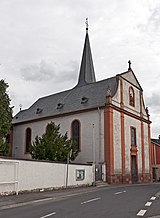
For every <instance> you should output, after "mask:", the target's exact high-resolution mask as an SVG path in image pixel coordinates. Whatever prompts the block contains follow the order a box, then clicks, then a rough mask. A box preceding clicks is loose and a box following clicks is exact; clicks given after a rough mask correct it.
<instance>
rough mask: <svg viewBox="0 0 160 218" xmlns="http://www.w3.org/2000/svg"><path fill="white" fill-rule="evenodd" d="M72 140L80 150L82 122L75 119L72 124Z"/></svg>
mask: <svg viewBox="0 0 160 218" xmlns="http://www.w3.org/2000/svg"><path fill="white" fill-rule="evenodd" d="M71 134H72V142H73V143H75V144H76V146H77V148H78V150H80V122H79V121H78V120H74V121H73V122H72V126H71Z"/></svg>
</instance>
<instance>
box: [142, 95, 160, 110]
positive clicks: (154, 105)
mask: <svg viewBox="0 0 160 218" xmlns="http://www.w3.org/2000/svg"><path fill="white" fill-rule="evenodd" d="M145 100H146V105H147V106H148V107H149V109H150V110H151V112H153V113H154V114H156V113H159V111H160V93H159V92H153V93H152V95H151V96H149V97H146V99H145Z"/></svg>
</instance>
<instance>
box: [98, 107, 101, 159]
mask: <svg viewBox="0 0 160 218" xmlns="http://www.w3.org/2000/svg"><path fill="white" fill-rule="evenodd" d="M98 119H99V163H100V162H101V110H100V109H99V107H98Z"/></svg>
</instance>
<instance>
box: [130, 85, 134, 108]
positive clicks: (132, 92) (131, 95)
mask: <svg viewBox="0 0 160 218" xmlns="http://www.w3.org/2000/svg"><path fill="white" fill-rule="evenodd" d="M129 105H131V106H132V107H135V95H134V89H133V88H132V87H130V88H129Z"/></svg>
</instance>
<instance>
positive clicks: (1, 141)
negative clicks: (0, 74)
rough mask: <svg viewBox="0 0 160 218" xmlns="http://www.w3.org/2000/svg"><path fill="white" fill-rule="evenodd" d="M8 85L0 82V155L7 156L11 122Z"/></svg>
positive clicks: (2, 81)
mask: <svg viewBox="0 0 160 218" xmlns="http://www.w3.org/2000/svg"><path fill="white" fill-rule="evenodd" d="M7 88H8V84H7V83H6V82H5V81H4V80H0V155H3V156H7V155H9V135H10V128H11V122H12V108H11V107H10V101H11V100H10V98H9V96H8V94H7Z"/></svg>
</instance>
